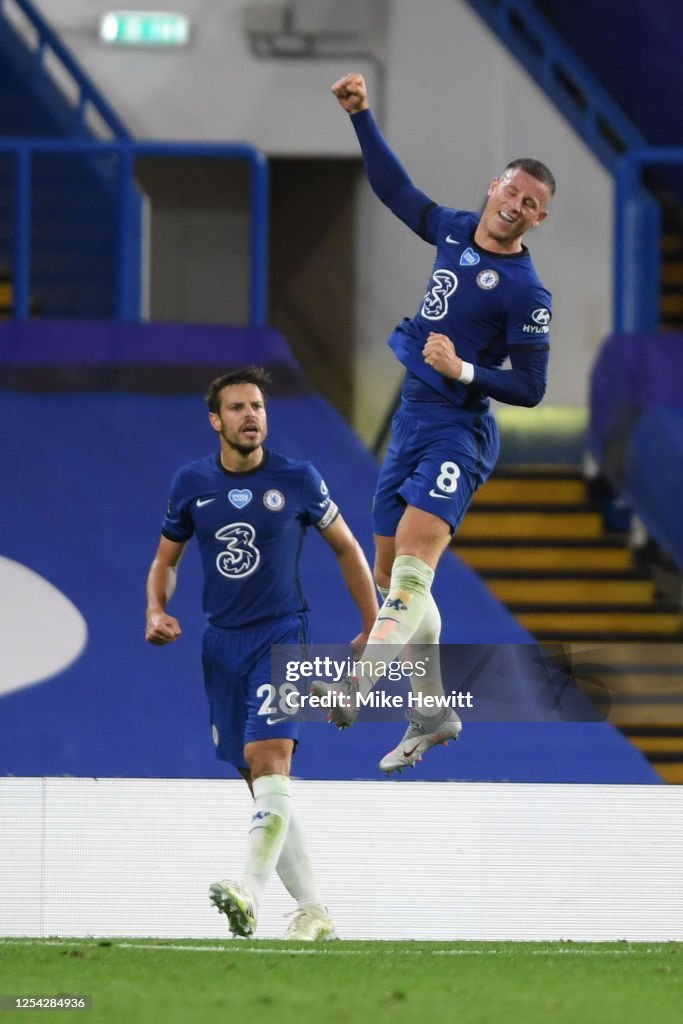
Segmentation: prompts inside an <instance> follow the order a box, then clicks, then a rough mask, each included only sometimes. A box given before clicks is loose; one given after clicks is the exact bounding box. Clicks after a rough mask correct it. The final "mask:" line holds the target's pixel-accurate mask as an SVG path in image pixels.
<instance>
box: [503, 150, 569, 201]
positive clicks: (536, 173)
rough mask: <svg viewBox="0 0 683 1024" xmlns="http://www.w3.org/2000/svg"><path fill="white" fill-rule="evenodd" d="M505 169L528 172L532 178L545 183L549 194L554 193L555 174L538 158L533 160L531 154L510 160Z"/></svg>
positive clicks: (555, 185) (555, 186)
mask: <svg viewBox="0 0 683 1024" xmlns="http://www.w3.org/2000/svg"><path fill="white" fill-rule="evenodd" d="M505 170H506V171H518V170H519V171H524V172H525V173H526V174H530V175H531V177H532V178H536V179H537V180H538V181H540V182H542V184H543V185H546V186H547V188H548V191H549V192H550V195H551V196H554V195H555V189H556V188H557V184H556V182H555V175H554V174H553V172H552V171H551V170H550V169H549V168H548V167H546V165H545V164H542V163H541V161H540V160H534V158H533V157H531V156H521V157H519V158H518V159H517V160H511V161H510V163H509V164H508V165H507V167H506V168H505Z"/></svg>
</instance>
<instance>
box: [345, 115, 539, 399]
mask: <svg viewBox="0 0 683 1024" xmlns="http://www.w3.org/2000/svg"><path fill="white" fill-rule="evenodd" d="M351 121H352V123H353V126H354V129H355V131H356V134H357V136H358V141H359V142H360V146H361V152H362V154H363V161H364V164H365V169H366V172H367V175H368V180H369V182H370V185H371V186H372V188H373V190H374V192H375V193H376V195H377V196H378V197H379V198H380V199H381V200H382V202H383V203H385V205H386V206H388V207H389V209H390V210H391V211H392V212H393V213H395V214H396V216H397V217H399V218H400V219H401V220H402V221H403V222H404V224H407V225H408V227H409V228H410V229H411V231H414V232H415V233H416V234H418V235H419V236H420V237H421V238H423V239H424V240H425V241H427V242H430V243H431V244H432V245H434V246H436V259H435V261H434V268H433V270H432V275H431V278H430V280H429V283H428V285H427V291H426V294H425V296H424V298H423V300H422V303H421V305H420V308H419V310H418V312H417V313H416V314H415V316H413V317H412V318H410V317H407V318H406V319H405V320H404V321H403V322H402V323H401V324H399V326H398V327H397V328H396V330H395V331H394V333H393V334H392V336H391V337H390V339H389V345H390V346H391V348H392V349H393V351H394V352H395V354H396V356H397V357H398V359H399V360H400V361H401V362H402V363H403V365H404V366H405V367H406V369H407V370H408V374H407V375H406V380H405V382H404V388H403V397H404V400H405V401H406V402H413V403H431V404H432V405H435V404H436V403H438V402H440V401H441V402H443V399H445V400H446V401H447V402H448V403H449V405H450V407H451V410H452V409H453V407H456V408H457V409H458V410H460V415H462V416H463V417H465V418H466V419H469V418H471V415H472V414H474V415H475V416H478V415H480V414H481V413H484V412H486V411H487V409H488V406H489V397H493V398H497V399H498V400H499V401H503V402H509V403H511V404H512V405H529V406H531V405H536V404H537V403H538V402H539V401H540V400H541V398H542V397H543V394H544V393H545V387H546V383H547V367H548V349H549V335H550V320H551V315H552V314H551V299H550V293H549V292H548V290H547V289H546V288H544V287H543V285H542V284H541V282H540V280H539V278H538V276H537V274H536V271H535V269H534V266H533V263H532V262H531V257H530V255H529V251H528V249H527V248H526V246H523V247H522V251H521V252H519V253H507V254H499V253H495V252H490V251H488V250H487V249H482V248H480V247H479V246H478V245H477V244H476V242H475V241H474V234H475V231H476V229H477V226H478V224H479V216H478V215H477V214H476V213H470V212H467V211H463V210H453V209H450V208H449V207H446V206H442V205H439V204H438V203H435V202H434V201H433V200H432V199H430V197H429V196H428V195H426V194H425V193H424V192H421V191H420V190H419V189H418V188H416V187H415V186H414V185H413V183H412V181H411V180H410V177H409V175H408V173H407V172H406V170H405V168H404V167H403V165H402V164H401V162H400V160H398V158H397V157H396V155H395V154H394V153H393V152H392V150H391V149H390V148H389V146H388V145H387V143H386V142H385V140H384V138H383V137H382V135H381V133H380V131H379V128H378V127H377V124H376V122H375V120H374V118H373V116H372V114H371V112H370V110H362V111H359V112H358V113H355V114H353V115H352V117H351ZM431 331H434V332H435V333H437V334H445V335H446V337H448V338H450V340H451V341H452V342H453V344H454V346H455V350H456V352H457V353H458V355H459V356H460V357H461V358H462V359H463V360H465V362H468V363H471V364H472V365H473V366H474V377H473V380H472V382H471V384H470V385H466V384H462V383H460V381H454V380H451V379H450V378H448V377H445V376H442V375H441V374H440V373H439V372H438V371H437V370H435V369H433V368H432V367H430V366H428V365H427V363H426V362H425V360H424V357H423V354H422V349H423V348H424V345H425V342H426V341H427V337H428V335H429V333H430V332H431ZM508 357H509V358H510V363H511V368H510V369H509V370H508V369H503V370H501V367H502V365H503V363H504V362H505V360H506V359H507V358H508Z"/></svg>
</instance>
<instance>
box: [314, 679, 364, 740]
mask: <svg viewBox="0 0 683 1024" xmlns="http://www.w3.org/2000/svg"><path fill="white" fill-rule="evenodd" d="M311 693H313V694H315V696H316V697H327V696H329V697H331V701H332V703H331V706H330V709H329V713H328V715H327V721H328V722H332V723H333V724H334V725H336V726H337V728H339V729H348V728H349V727H350V726H352V725H353V723H354V722H355V721H356V719H357V718H358V680H357V679H354V678H353V676H347V677H346V679H342V680H340V681H339V682H338V683H323V682H321V681H320V680H316V681H315V682H313V683H311Z"/></svg>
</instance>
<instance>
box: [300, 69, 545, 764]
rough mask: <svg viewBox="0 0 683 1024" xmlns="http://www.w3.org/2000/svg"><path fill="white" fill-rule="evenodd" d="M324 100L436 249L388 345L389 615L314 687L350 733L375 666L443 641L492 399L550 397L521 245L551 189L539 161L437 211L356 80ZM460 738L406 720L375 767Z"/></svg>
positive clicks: (538, 296) (516, 164)
mask: <svg viewBox="0 0 683 1024" xmlns="http://www.w3.org/2000/svg"><path fill="white" fill-rule="evenodd" d="M332 92H333V93H334V95H335V96H336V97H337V99H338V100H339V103H340V105H341V106H342V108H343V109H344V110H345V111H346V112H347V113H348V114H350V115H351V123H352V125H353V127H354V129H355V131H356V135H357V136H358V141H359V143H360V147H361V152H362V155H363V161H364V164H365V170H366V173H367V176H368V180H369V182H370V185H371V186H372V188H373V190H374V192H375V193H376V195H377V196H378V197H379V199H381V200H382V202H383V203H385V204H386V205H387V206H388V207H389V209H390V210H391V211H392V212H393V213H394V214H396V216H397V217H399V218H400V219H401V220H402V221H403V222H404V223H405V224H407V226H408V227H409V228H411V229H412V230H413V231H414V232H416V233H417V234H418V235H419V236H420V237H421V238H423V239H424V240H425V241H426V242H429V243H430V244H431V245H434V246H435V247H436V258H435V262H434V268H433V270H432V276H431V279H430V281H429V283H428V285H427V291H426V294H425V296H424V299H423V300H422V304H421V306H420V308H419V310H418V312H417V313H416V314H415V315H414V316H413V317H411V318H406V319H404V320H403V321H402V323H400V324H399V325H398V327H396V329H395V330H394V332H393V334H392V335H391V337H390V338H389V345H390V347H391V348H392V349H393V351H394V353H395V355H396V357H397V358H398V359H399V361H400V362H401V363H402V364H403V366H404V367H405V369H406V374H405V379H404V382H403V389H402V395H401V404H400V407H399V409H398V411H397V412H396V414H395V416H394V419H393V422H392V440H391V444H390V447H389V450H388V453H387V456H386V459H385V461H384V464H383V466H382V469H381V471H380V476H379V481H378V485H377V491H376V494H375V502H374V508H373V520H374V530H375V544H376V560H375V580H376V582H377V584H378V586H379V590H380V593H381V595H382V597H383V599H384V603H383V605H382V607H381V608H380V612H379V616H378V618H377V621H376V623H375V625H374V626H373V629H372V631H371V634H370V639H369V646H368V647H367V648H366V650H365V651H364V652H363V654H362V655H360V657H359V660H362V661H363V662H364V663H369V666H370V667H369V668H368V669H366V668H363V674H362V675H361V676H359V677H355V678H354V677H351V678H349V679H347V680H345V681H343V683H342V684H341V685H332V686H330V685H327V686H324V685H323V684H320V685H318V686H317V687H316V690H317V692H322V691H323V690H325V691H329V690H331V689H332V690H335V691H336V693H337V698H338V700H339V702H340V703H339V704H338V706H337V707H336V708H333V709H332V711H331V713H330V719H331V720H332V721H333V722H335V723H336V724H337V725H338V726H339V727H340V728H345V727H347V726H349V725H351V724H352V723H353V721H354V719H355V717H356V714H357V694H358V692H359V691H360V692H361V694H363V696H365V695H366V694H367V693H368V692H369V690H370V689H371V687H372V685H373V684H374V682H375V681H376V679H377V678H378V676H379V675H380V674H381V670H380V668H379V665H378V663H380V662H381V663H382V664H387V663H389V662H390V661H391V660H392V658H394V657H396V656H397V655H398V653H399V652H400V651H401V649H402V648H403V647H404V646H405V644H406V643H408V641H410V642H411V646H412V647H414V646H415V645H416V644H437V643H438V641H439V636H440V630H441V619H440V616H439V611H438V608H437V606H436V604H435V602H434V599H433V597H432V595H431V585H432V580H433V578H434V571H435V569H436V567H437V564H438V562H439V559H440V558H441V555H442V554H443V552H444V551H445V549H446V547H447V546H448V544H449V542H450V540H451V537H452V534H453V533H454V532H455V531H456V530H457V528H458V526H459V525H460V523H461V521H462V518H463V516H464V515H465V512H466V511H467V508H468V507H469V505H470V502H471V500H472V497H473V495H474V492H475V491H476V489H477V488H478V487H479V486H480V485H481V484H482V483H483V482H484V481H485V480H486V479H487V477H488V476H489V474H490V473H491V470H492V469H493V467H494V465H495V462H496V459H497V456H498V449H499V441H498V432H497V429H496V423H495V420H494V418H493V416H492V414H491V413H490V411H489V399H490V398H495V399H498V400H499V401H501V402H507V403H509V404H510V405H523V406H534V405H536V404H537V403H538V402H540V401H541V399H542V397H543V395H544V393H545V389H546V378H547V367H548V349H549V324H550V319H551V297H550V294H549V292H548V291H547V290H546V288H544V287H543V285H542V284H541V282H540V280H539V278H538V276H537V274H536V271H535V269H534V266H533V264H532V262H531V257H530V255H529V252H528V249H527V248H526V246H525V245H523V243H522V236H523V235H524V234H525V233H526V231H528V230H529V229H530V228H537V227H538V226H539V225H540V224H541V222H542V221H543V220H545V218H546V216H547V213H548V211H547V207H548V203H549V201H550V198H551V196H552V195H553V194H554V192H555V180H554V178H553V175H552V174H551V172H550V171H549V170H548V168H547V167H546V166H545V165H544V164H542V163H540V162H539V161H538V160H534V159H530V158H528V159H527V158H525V159H519V160H514V161H512V163H510V164H508V166H507V167H506V168H505V170H504V171H503V173H502V174H501V176H500V177H499V178H494V180H493V181H492V182H491V184H490V185H489V188H488V199H487V202H486V205H485V207H484V210H483V212H482V213H481V214H476V213H468V212H463V211H460V210H452V209H449V208H447V207H444V206H440V205H438V204H437V203H435V202H434V201H433V200H432V199H430V198H429V197H428V196H426V195H425V194H424V193H423V192H420V191H419V190H418V189H417V188H415V186H414V185H413V184H412V182H411V180H410V178H409V176H408V174H407V173H406V171H405V169H404V168H403V166H402V165H401V163H400V162H399V160H398V159H397V158H396V156H395V155H394V153H393V152H392V151H391V149H389V147H388V146H387V144H386V142H385V140H384V138H383V137H382V135H381V134H380V132H379V129H378V127H377V124H376V123H375V121H374V119H373V116H372V113H371V112H370V109H369V104H368V95H367V90H366V86H365V81H364V79H363V76H362V75H360V74H357V73H352V74H349V75H346V76H345V77H344V78H342V79H340V80H339V81H338V82H335V84H334V85H333V86H332ZM508 358H509V361H510V367H509V368H504V367H503V363H504V362H505V361H506V359H508ZM436 662H438V658H435V657H432V658H431V659H430V665H431V670H430V674H429V676H427V677H426V678H423V679H418V678H417V677H416V676H413V678H412V682H413V687H414V689H416V690H417V691H419V692H422V693H423V695H425V696H428V695H434V696H438V695H442V694H443V685H442V681H441V675H440V670H439V668H438V666H437V665H436ZM375 665H377V666H378V667H377V670H375ZM460 730H461V723H460V720H459V718H458V716H457V715H456V714H455V712H454V711H452V710H448V709H443V708H442V710H441V711H439V712H438V713H433V714H432V715H428V714H424V713H421V712H419V711H413V712H412V713H411V715H410V717H409V724H408V730H407V732H406V734H405V736H404V737H403V739H402V740H401V742H400V743H399V744H398V746H397V747H395V748H394V749H393V750H391V751H390V752H389V753H388V754H387V755H386V756H385V757H383V758H382V760H381V761H380V764H379V767H380V769H381V770H382V771H385V772H387V773H391V772H400V771H402V770H403V769H404V768H406V767H408V766H411V765H414V764H415V763H416V762H417V761H419V760H420V759H421V757H422V754H423V753H424V752H425V751H427V750H429V749H430V747H432V746H434V745H435V744H437V743H445V742H447V741H448V740H449V739H451V738H453V739H457V737H458V734H459V732H460Z"/></svg>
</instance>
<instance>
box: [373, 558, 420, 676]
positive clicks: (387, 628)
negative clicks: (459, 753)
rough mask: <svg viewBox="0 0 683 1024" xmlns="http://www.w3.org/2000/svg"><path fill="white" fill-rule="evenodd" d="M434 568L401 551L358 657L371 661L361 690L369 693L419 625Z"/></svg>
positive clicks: (395, 560)
mask: <svg viewBox="0 0 683 1024" xmlns="http://www.w3.org/2000/svg"><path fill="white" fill-rule="evenodd" d="M433 579H434V570H433V569H431V568H430V567H429V566H428V565H427V563H426V562H423V561H422V560H421V559H420V558H415V557H414V556H413V555H398V556H397V557H396V558H395V559H394V564H393V566H392V570H391V585H390V587H389V593H388V594H387V596H386V598H385V599H384V603H383V604H382V607H381V608H380V610H379V615H378V616H377V618H376V620H375V624H374V626H373V627H372V631H371V633H370V637H369V639H368V643H367V646H366V648H365V650H364V651H363V653H362V654H361V655H360V658H359V659H358V660H359V661H362V662H364V663H366V664H367V663H368V662H370V666H369V671H368V670H367V669H364V671H363V674H362V676H361V678H360V690H361V693H363V694H364V695H366V694H367V693H369V692H370V690H371V689H372V686H373V683H374V681H375V680H376V679H378V678H380V676H382V675H383V674H384V671H383V666H386V665H388V664H389V662H390V661H393V659H394V658H395V657H396V656H397V655H398V654H400V653H401V651H402V650H403V648H404V647H405V645H406V644H407V643H408V641H409V640H410V639H411V637H412V635H413V633H414V632H415V630H416V629H417V628H418V626H419V625H420V623H421V621H422V619H423V617H424V613H425V608H426V604H427V599H428V598H429V595H430V588H431V585H432V580H433Z"/></svg>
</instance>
